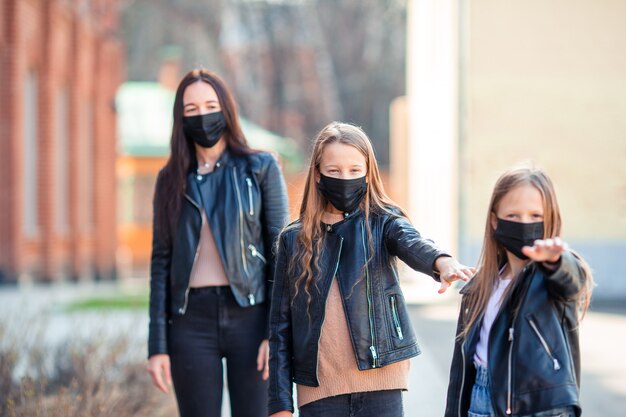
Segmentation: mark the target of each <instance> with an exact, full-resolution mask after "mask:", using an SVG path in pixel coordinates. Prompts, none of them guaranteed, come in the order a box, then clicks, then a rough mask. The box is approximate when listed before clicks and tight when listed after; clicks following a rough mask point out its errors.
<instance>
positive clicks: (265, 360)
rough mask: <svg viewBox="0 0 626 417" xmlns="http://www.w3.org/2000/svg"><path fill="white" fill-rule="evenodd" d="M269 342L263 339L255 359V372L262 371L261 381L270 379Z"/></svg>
mask: <svg viewBox="0 0 626 417" xmlns="http://www.w3.org/2000/svg"><path fill="white" fill-rule="evenodd" d="M269 362H270V342H269V341H268V340H267V339H265V340H264V341H262V342H261V344H260V345H259V354H258V356H257V357H256V370H257V371H259V372H261V371H263V380H264V381H265V380H266V379H267V378H269V377H270V363H269Z"/></svg>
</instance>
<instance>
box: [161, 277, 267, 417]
mask: <svg viewBox="0 0 626 417" xmlns="http://www.w3.org/2000/svg"><path fill="white" fill-rule="evenodd" d="M266 320H267V306H266V305H265V304H259V305H256V306H252V307H246V308H242V307H240V306H239V305H238V304H237V302H236V301H235V298H234V296H233V294H232V292H231V290H230V287H228V286H226V287H204V288H192V289H191V290H190V291H189V300H188V304H187V312H186V313H185V315H183V316H175V317H173V318H172V320H171V321H170V325H169V331H168V349H169V354H170V361H171V366H172V380H173V383H174V390H175V391H176V400H177V401H178V409H179V411H180V415H181V417H219V416H220V415H221V409H222V389H223V369H222V358H226V372H227V379H228V391H229V393H230V404H231V410H232V416H233V417H257V416H258V417H261V416H262V417H267V415H268V413H267V382H266V381H263V379H262V378H261V376H262V375H261V373H260V372H259V371H257V369H256V367H257V364H256V358H257V354H258V351H259V345H260V343H261V341H262V340H263V331H264V329H265V326H266Z"/></svg>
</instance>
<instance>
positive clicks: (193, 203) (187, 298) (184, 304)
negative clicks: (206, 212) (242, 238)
mask: <svg viewBox="0 0 626 417" xmlns="http://www.w3.org/2000/svg"><path fill="white" fill-rule="evenodd" d="M185 198H186V199H187V200H189V201H190V202H191V204H192V205H193V206H194V207H195V208H197V209H198V211H199V212H200V218H202V207H200V206H199V205H198V204H197V203H196V202H195V201H193V199H192V198H191V197H189V196H188V195H187V194H185ZM201 227H202V226H201ZM200 233H202V229H201V230H200V232H199V233H198V245H197V246H196V253H195V255H194V256H193V263H192V264H191V270H192V271H193V267H194V266H195V265H196V261H197V260H198V254H199V253H200ZM190 273H191V272H190ZM190 284H191V277H189V282H187V288H186V289H185V302H184V303H183V306H182V307H181V308H179V309H178V312H179V313H180V314H185V313H186V312H187V303H188V301H189V288H190V287H189V285H190Z"/></svg>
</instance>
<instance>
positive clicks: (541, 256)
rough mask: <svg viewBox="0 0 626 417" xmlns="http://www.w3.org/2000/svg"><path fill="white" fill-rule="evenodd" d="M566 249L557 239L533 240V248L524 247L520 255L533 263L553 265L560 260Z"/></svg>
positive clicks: (563, 243)
mask: <svg viewBox="0 0 626 417" xmlns="http://www.w3.org/2000/svg"><path fill="white" fill-rule="evenodd" d="M566 248H567V245H566V244H565V242H563V241H562V240H561V238H559V237H555V238H554V239H545V240H541V239H539V240H535V243H534V245H533V246H524V247H523V248H522V253H523V254H524V255H526V256H528V257H529V258H530V260H532V261H535V262H549V263H555V262H558V261H559V259H561V253H563V251H564V250H565V249H566Z"/></svg>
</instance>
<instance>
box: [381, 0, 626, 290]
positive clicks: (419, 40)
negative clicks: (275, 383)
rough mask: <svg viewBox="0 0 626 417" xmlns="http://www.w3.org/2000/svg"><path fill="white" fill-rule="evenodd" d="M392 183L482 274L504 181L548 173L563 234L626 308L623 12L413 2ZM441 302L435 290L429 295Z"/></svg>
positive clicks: (477, 1) (422, 221)
mask: <svg viewBox="0 0 626 417" xmlns="http://www.w3.org/2000/svg"><path fill="white" fill-rule="evenodd" d="M408 7H409V28H408V43H407V45H408V50H407V54H408V59H407V61H408V69H407V97H406V98H402V99H398V100H397V101H396V103H395V104H394V106H393V107H392V109H391V111H392V120H393V123H392V150H391V167H392V170H391V175H392V178H391V183H392V184H393V185H394V195H397V196H399V197H398V199H399V200H400V201H401V202H402V203H403V204H404V205H405V206H406V207H407V209H408V211H409V213H410V214H411V216H412V220H413V221H414V222H415V224H416V225H417V226H418V228H420V229H421V230H422V231H423V232H424V233H425V234H426V235H428V236H430V237H433V238H434V239H435V240H436V241H437V242H440V243H441V244H442V246H444V247H445V248H447V249H449V250H451V251H452V252H453V253H454V254H455V255H457V256H458V257H459V258H460V259H461V261H463V262H465V263H468V264H474V263H475V262H476V261H477V259H478V255H479V252H480V250H481V245H482V240H483V235H484V230H485V229H484V228H485V221H486V217H487V206H488V203H489V198H490V196H491V192H492V189H493V186H494V184H495V182H496V180H497V178H498V177H499V176H500V175H501V174H502V173H503V172H504V171H505V170H507V169H508V168H510V167H512V166H514V165H517V164H519V163H531V164H534V165H535V166H538V167H542V168H544V169H545V170H546V171H547V173H548V174H549V175H550V177H551V178H552V180H553V182H554V185H555V188H556V192H557V197H558V199H559V204H560V208H561V214H562V217H563V230H562V237H563V238H564V239H565V240H566V241H567V242H568V243H569V244H570V246H571V247H572V248H574V249H576V250H577V251H578V252H580V253H581V254H582V255H583V256H584V257H585V258H586V259H587V260H588V261H589V263H590V264H591V267H592V269H593V270H594V273H595V279H596V283H597V287H596V288H595V290H594V296H595V297H596V299H598V300H600V299H603V300H606V301H609V300H615V301H618V302H623V300H626V281H625V280H623V279H621V277H620V276H619V273H617V274H616V272H615V271H618V270H619V269H620V265H621V261H622V258H623V257H624V254H625V253H626V203H625V201H626V163H625V158H626V123H625V122H624V120H625V119H624V117H623V115H624V112H625V111H626V60H624V50H625V49H626V26H624V24H623V23H622V22H623V20H624V16H626V3H624V2H619V1H610V0H602V1H596V2H586V1H582V0H576V1H573V2H572V1H565V0H555V1H551V2H543V1H539V0H532V1H526V2H513V3H512V2H494V1H490V0H474V1H471V2H470V1H461V2H459V1H456V0H409V2H408ZM432 293H433V294H434V291H432Z"/></svg>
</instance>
